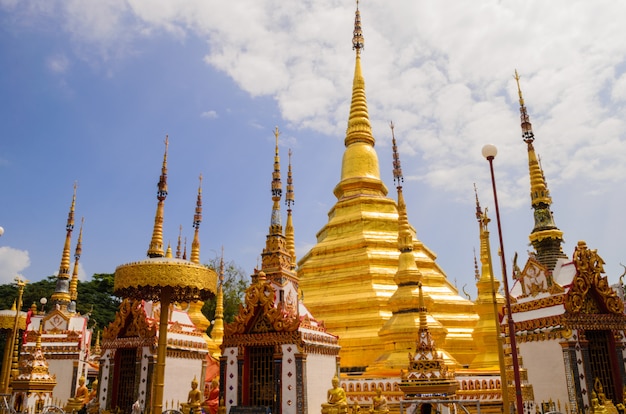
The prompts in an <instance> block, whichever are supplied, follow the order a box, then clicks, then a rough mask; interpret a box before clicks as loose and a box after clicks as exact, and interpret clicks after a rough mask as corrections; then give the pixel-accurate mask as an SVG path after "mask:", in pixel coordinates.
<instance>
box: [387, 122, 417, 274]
mask: <svg viewBox="0 0 626 414" xmlns="http://www.w3.org/2000/svg"><path fill="white" fill-rule="evenodd" d="M389 127H390V128H391V143H392V148H393V182H394V183H395V184H396V189H397V190H398V249H399V250H400V252H401V253H411V252H413V236H412V235H411V226H410V225H409V217H408V215H407V213H406V203H405V202H404V195H403V193H402V183H403V182H404V177H403V176H402V167H401V166H400V155H399V154H398V146H397V145H396V136H395V134H394V125H393V122H390V123H389ZM411 267H412V266H411ZM398 270H400V269H398Z"/></svg>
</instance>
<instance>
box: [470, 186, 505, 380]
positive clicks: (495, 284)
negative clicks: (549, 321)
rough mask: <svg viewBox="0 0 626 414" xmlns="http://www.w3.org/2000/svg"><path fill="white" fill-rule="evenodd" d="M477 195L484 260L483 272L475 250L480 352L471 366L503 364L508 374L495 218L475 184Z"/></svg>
mask: <svg viewBox="0 0 626 414" xmlns="http://www.w3.org/2000/svg"><path fill="white" fill-rule="evenodd" d="M474 193H475V195H476V221H477V222H478V234H479V238H480V264H481V272H480V273H479V272H478V264H477V263H476V256H475V254H474V266H475V272H476V291H477V294H476V301H475V302H474V304H475V309H476V313H477V314H478V317H479V320H478V323H477V324H476V326H475V327H474V335H473V336H474V342H475V344H476V350H477V351H478V354H477V355H476V357H474V359H473V360H472V363H471V364H470V368H471V369H485V370H489V369H496V368H498V367H500V369H501V374H504V365H501V364H500V361H501V352H502V351H501V347H500V342H499V341H500V339H499V336H500V317H499V313H500V309H502V306H503V305H504V298H503V297H502V296H501V295H499V294H498V288H499V286H500V282H499V281H498V280H497V279H496V278H495V277H494V275H493V270H492V269H493V266H492V263H491V247H490V245H489V229H488V224H489V222H490V221H491V220H490V219H489V217H487V209H486V208H485V210H484V211H483V210H482V208H481V207H480V202H479V201H478V190H477V189H476V185H475V184H474Z"/></svg>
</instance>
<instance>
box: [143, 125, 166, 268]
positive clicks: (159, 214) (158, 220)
mask: <svg viewBox="0 0 626 414" xmlns="http://www.w3.org/2000/svg"><path fill="white" fill-rule="evenodd" d="M168 142H169V138H168V136H167V135H166V136H165V152H164V154H163V165H162V167H161V176H160V177H159V183H158V184H157V186H158V190H157V200H159V202H158V204H157V210H156V214H155V216H154V229H153V230H152V240H150V247H149V248H148V257H163V256H164V254H165V253H164V252H163V207H164V205H165V198H167V146H168Z"/></svg>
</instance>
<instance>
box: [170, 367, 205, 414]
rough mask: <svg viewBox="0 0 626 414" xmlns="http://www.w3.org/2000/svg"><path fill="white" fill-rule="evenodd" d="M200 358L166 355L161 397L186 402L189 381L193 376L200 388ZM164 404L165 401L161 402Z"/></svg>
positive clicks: (189, 388)
mask: <svg viewBox="0 0 626 414" xmlns="http://www.w3.org/2000/svg"><path fill="white" fill-rule="evenodd" d="M202 361H203V360H202V359H188V358H175V357H171V356H168V357H167V359H166V363H165V385H164V388H163V398H164V399H165V400H166V401H168V402H170V403H171V402H172V400H174V404H176V403H177V402H181V403H183V402H187V395H188V394H189V391H190V390H191V381H192V380H193V377H194V376H195V377H196V379H197V380H198V388H200V378H201V377H202ZM163 405H165V401H164V403H163Z"/></svg>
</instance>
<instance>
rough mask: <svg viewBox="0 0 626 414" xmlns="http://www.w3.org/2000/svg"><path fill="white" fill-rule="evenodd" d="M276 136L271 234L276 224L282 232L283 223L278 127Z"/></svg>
mask: <svg viewBox="0 0 626 414" xmlns="http://www.w3.org/2000/svg"><path fill="white" fill-rule="evenodd" d="M274 136H275V137H276V147H275V148H276V149H275V152H274V171H273V172H272V201H273V202H274V204H273V206H272V220H271V223H270V234H273V233H274V231H273V230H272V229H273V228H274V227H275V226H278V227H280V232H281V233H282V223H281V220H280V204H279V203H280V199H281V197H282V194H283V185H282V183H281V181H280V156H279V155H278V137H279V136H280V131H279V130H278V127H276V128H275V129H274Z"/></svg>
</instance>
